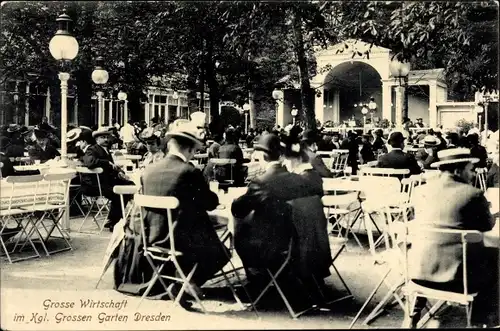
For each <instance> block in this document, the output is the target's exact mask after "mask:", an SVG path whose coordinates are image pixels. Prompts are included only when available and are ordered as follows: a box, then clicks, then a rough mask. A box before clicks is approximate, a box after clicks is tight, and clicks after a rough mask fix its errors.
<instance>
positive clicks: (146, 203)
mask: <svg viewBox="0 0 500 331" xmlns="http://www.w3.org/2000/svg"><path fill="white" fill-rule="evenodd" d="M134 203H135V206H136V207H137V208H140V221H141V235H142V244H143V246H144V247H143V249H144V257H145V258H146V260H147V261H148V263H149V265H150V266H151V268H152V269H153V278H152V279H151V281H150V282H149V285H148V288H147V289H146V291H145V292H144V294H143V295H142V297H141V300H140V301H139V305H140V304H141V303H142V300H144V298H145V297H146V296H147V295H148V294H149V292H150V291H151V289H152V288H153V285H155V283H156V282H157V281H160V283H161V284H162V286H163V287H164V289H165V291H166V293H167V294H168V296H169V297H170V299H171V300H174V304H175V305H177V304H179V300H180V299H181V297H182V295H183V294H184V291H186V290H187V291H189V292H190V294H191V295H192V296H193V297H194V298H195V300H196V302H197V303H198V304H199V305H200V307H201V309H202V311H203V312H205V313H206V310H205V308H204V307H203V304H202V303H201V300H200V298H199V297H198V294H197V293H196V291H195V289H194V288H193V286H192V285H191V282H190V281H191V278H192V277H193V275H194V273H195V271H196V268H197V267H198V264H195V266H194V267H193V269H192V270H191V271H190V272H189V273H188V274H187V275H186V274H185V272H184V270H182V268H181V266H180V265H179V262H178V260H177V258H178V257H179V256H182V252H179V251H178V250H176V248H175V236H174V230H175V226H176V224H177V222H174V221H173V219H172V210H173V209H176V208H177V207H178V206H179V201H178V200H177V198H175V197H159V196H152V195H142V194H135V195H134ZM143 208H154V209H162V210H166V211H167V221H168V229H169V234H168V236H167V240H168V241H169V245H170V248H163V247H159V246H152V245H150V244H149V243H148V242H147V237H146V230H145V225H144V215H143V210H142V209H143ZM155 262H158V263H160V266H159V267H157V265H156V264H155ZM167 263H172V264H173V265H174V266H175V269H176V271H177V272H178V273H179V275H180V277H173V276H167V275H162V274H161V272H162V270H163V268H164V267H165V266H166V265H167ZM163 279H169V280H172V281H175V282H177V283H181V284H182V287H181V289H180V291H179V293H178V295H177V297H176V298H174V297H173V295H172V294H171V293H170V291H169V289H168V287H167V285H166V284H165V282H164V281H163Z"/></svg>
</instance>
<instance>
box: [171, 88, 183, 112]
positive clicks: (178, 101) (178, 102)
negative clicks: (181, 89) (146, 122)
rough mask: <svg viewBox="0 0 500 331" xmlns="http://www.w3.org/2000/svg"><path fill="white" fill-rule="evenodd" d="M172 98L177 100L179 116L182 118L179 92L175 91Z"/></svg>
mask: <svg viewBox="0 0 500 331" xmlns="http://www.w3.org/2000/svg"><path fill="white" fill-rule="evenodd" d="M172 99H174V100H177V114H176V117H177V118H181V99H180V98H179V93H177V91H174V94H172Z"/></svg>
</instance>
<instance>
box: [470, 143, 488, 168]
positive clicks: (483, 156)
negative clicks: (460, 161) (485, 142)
mask: <svg viewBox="0 0 500 331" xmlns="http://www.w3.org/2000/svg"><path fill="white" fill-rule="evenodd" d="M470 156H471V157H477V158H478V159H479V162H478V163H476V165H475V166H476V168H486V166H487V161H488V152H487V151H486V148H484V147H483V146H481V145H476V146H472V147H471V148H470Z"/></svg>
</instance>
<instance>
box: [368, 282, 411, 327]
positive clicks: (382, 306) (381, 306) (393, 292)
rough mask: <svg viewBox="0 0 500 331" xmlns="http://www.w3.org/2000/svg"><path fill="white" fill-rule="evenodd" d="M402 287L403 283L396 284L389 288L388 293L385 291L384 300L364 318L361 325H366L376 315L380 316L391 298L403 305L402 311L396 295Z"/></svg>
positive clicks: (399, 300)
mask: <svg viewBox="0 0 500 331" xmlns="http://www.w3.org/2000/svg"><path fill="white" fill-rule="evenodd" d="M402 285H404V283H403V282H399V283H396V284H395V285H393V286H391V287H390V288H389V291H387V293H386V294H385V296H384V298H383V299H382V300H381V301H380V302H379V303H378V305H377V306H376V307H375V308H374V309H373V310H372V312H371V313H370V314H369V315H368V316H367V317H366V318H365V320H364V321H363V325H368V324H369V323H370V322H372V321H373V320H374V319H375V318H376V317H377V316H378V315H380V314H381V313H382V312H383V311H384V309H385V307H386V306H387V304H388V303H390V302H389V299H390V298H391V297H392V296H395V297H396V298H397V299H396V300H398V302H399V303H400V304H402V305H403V309H404V304H403V302H402V301H401V299H399V296H398V295H397V291H398V289H399V288H400V287H401V286H402Z"/></svg>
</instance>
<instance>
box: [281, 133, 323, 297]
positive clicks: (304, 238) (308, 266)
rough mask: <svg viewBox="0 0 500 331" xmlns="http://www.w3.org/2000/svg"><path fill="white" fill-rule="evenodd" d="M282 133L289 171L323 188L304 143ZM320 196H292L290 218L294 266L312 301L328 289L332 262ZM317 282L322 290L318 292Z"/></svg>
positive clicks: (320, 190)
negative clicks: (292, 234) (293, 228)
mask: <svg viewBox="0 0 500 331" xmlns="http://www.w3.org/2000/svg"><path fill="white" fill-rule="evenodd" d="M291 134H292V135H290V136H285V137H282V140H284V141H285V146H286V147H285V153H284V156H285V160H284V162H283V163H284V165H285V166H286V168H287V169H288V171H289V172H292V173H296V174H298V175H301V176H303V177H305V178H306V179H307V180H308V182H309V183H310V185H312V186H314V187H316V188H317V191H318V192H322V190H323V180H322V178H321V176H320V174H319V173H318V172H317V171H316V170H315V169H314V168H313V166H312V165H311V164H310V162H309V158H308V156H307V155H308V154H307V144H306V143H305V142H304V141H300V138H299V137H298V136H296V135H294V134H293V132H292V133H291ZM321 198H322V197H321V196H319V195H315V196H308V197H303V198H299V199H295V200H292V201H291V202H290V204H291V205H292V219H293V223H294V227H295V230H296V233H295V236H296V237H295V240H296V246H295V247H296V250H295V252H294V253H293V254H294V255H295V256H292V259H293V261H294V262H293V267H294V270H295V272H296V274H297V275H298V276H299V277H300V279H301V281H302V284H303V285H304V286H305V287H306V288H307V289H308V291H307V292H308V293H309V294H310V296H311V299H312V300H313V301H314V302H315V303H322V302H324V301H323V300H324V299H326V298H323V296H322V294H323V295H324V294H326V293H328V290H327V288H326V285H325V282H324V278H325V277H328V276H329V275H330V271H329V268H330V265H331V262H332V257H331V250H330V243H329V239H328V230H327V220H326V217H325V214H324V211H323V203H322V201H321ZM318 285H319V288H320V289H321V292H322V293H320V292H318Z"/></svg>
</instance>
